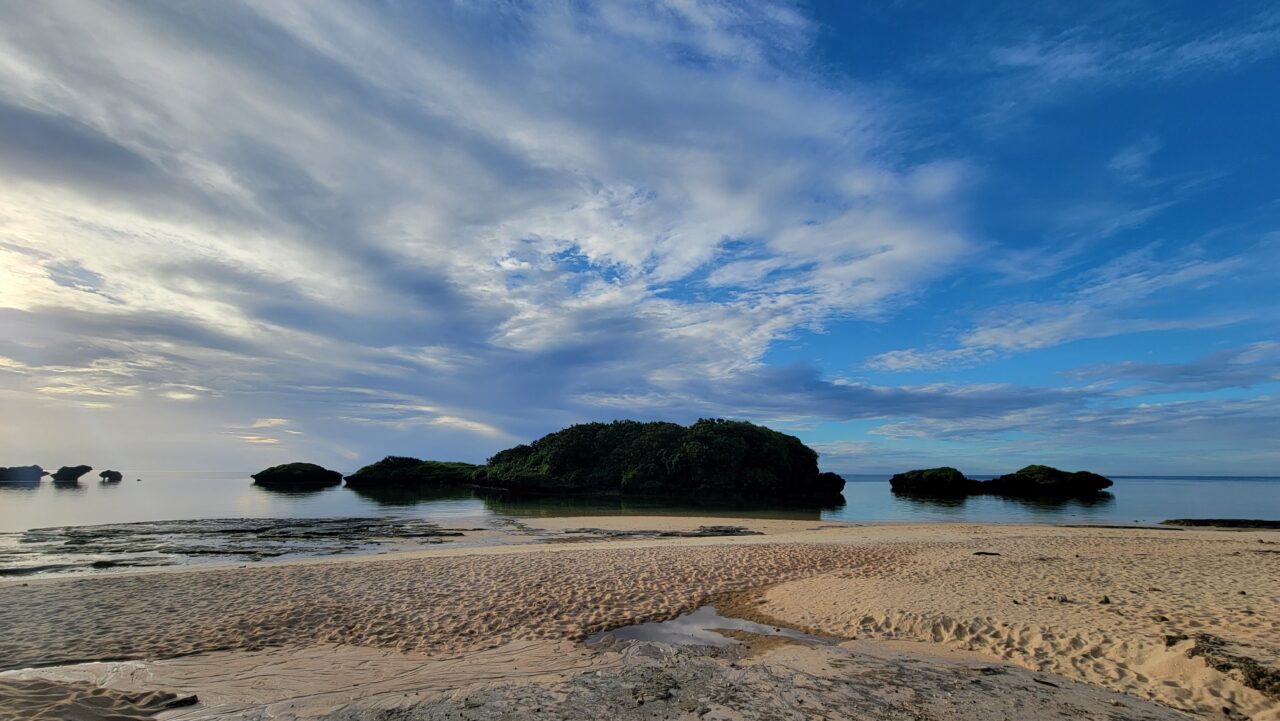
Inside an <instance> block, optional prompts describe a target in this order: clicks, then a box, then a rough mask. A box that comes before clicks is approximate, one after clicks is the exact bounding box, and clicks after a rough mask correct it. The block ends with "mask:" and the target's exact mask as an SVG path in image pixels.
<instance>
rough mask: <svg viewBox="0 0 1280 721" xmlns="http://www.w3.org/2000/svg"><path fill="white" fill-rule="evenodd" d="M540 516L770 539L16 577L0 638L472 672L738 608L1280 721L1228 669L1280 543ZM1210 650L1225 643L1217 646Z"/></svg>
mask: <svg viewBox="0 0 1280 721" xmlns="http://www.w3.org/2000/svg"><path fill="white" fill-rule="evenodd" d="M704 522H705V523H704ZM522 523H524V524H525V525H527V526H528V527H529V528H530V529H533V530H534V531H536V532H539V533H546V534H559V536H563V535H564V534H563V531H565V530H568V529H576V528H583V527H588V528H600V529H607V530H614V531H635V530H664V529H684V530H687V529H691V528H694V527H696V526H698V525H708V524H710V523H715V524H719V525H727V524H729V523H733V524H734V525H742V526H746V527H747V528H750V529H752V530H758V531H761V532H763V535H753V536H727V537H708V538H640V539H637V538H622V539H615V540H599V539H594V538H590V539H588V540H585V541H579V542H573V543H545V542H542V540H544V539H545V538H547V537H548V536H536V537H531V540H528V541H522V542H519V543H495V545H487V546H467V547H462V546H454V547H450V546H448V545H442V546H436V547H433V548H429V549H424V550H414V551H407V552H389V553H381V554H374V555H369V556H342V557H329V558H319V559H293V560H288V561H279V562H269V563H267V562H264V563H255V564H247V565H244V566H242V567H241V566H218V567H192V568H183V569H172V568H169V569H155V570H147V571H142V572H120V573H111V574H104V575H85V576H72V577H62V578H35V577H31V578H27V579H9V580H6V581H3V582H0V625H3V626H4V627H6V628H11V629H12V631H13V632H12V633H11V634H8V637H7V638H5V639H0V659H5V660H6V661H8V662H9V663H8V664H6V668H7V669H9V670H10V671H13V670H15V669H18V668H23V667H26V666H30V665H31V663H32V662H36V663H46V662H47V663H58V662H60V661H61V662H63V663H65V662H70V661H85V660H92V659H105V658H116V659H120V658H133V659H140V660H142V662H144V663H156V662H157V661H156V659H162V658H169V659H180V658H187V659H198V658H201V657H204V656H207V655H208V654H211V653H224V654H226V653H229V654H233V655H235V654H239V655H244V654H261V653H264V652H268V651H269V650H271V649H278V650H280V651H282V652H283V651H287V652H297V653H302V652H304V651H305V649H308V648H317V647H320V646H324V645H333V644H337V645H338V646H341V647H343V648H363V649H368V650H372V651H376V652H377V653H394V654H408V655H411V656H415V657H423V658H440V657H442V656H449V657H456V658H467V657H471V656H474V655H476V654H483V653H486V652H491V651H493V650H494V649H501V648H504V647H508V646H510V645H511V644H533V645H539V644H558V643H570V644H576V645H578V646H580V645H581V644H577V642H578V641H580V640H581V639H583V638H585V637H587V636H588V635H590V634H592V633H596V632H599V631H606V630H608V629H610V628H617V627H619V626H625V625H629V624H634V623H639V622H644V621H664V620H667V619H669V618H672V617H674V616H676V615H679V614H681V613H685V612H688V611H692V610H694V609H695V608H697V607H699V606H702V605H706V604H707V603H708V602H713V601H714V602H718V605H717V608H719V609H720V610H721V611H722V613H725V615H732V616H736V617H741V618H746V619H749V620H757V621H763V622H765V623H770V624H775V625H782V626H786V627H788V628H794V629H797V630H800V631H804V632H807V633H814V634H815V635H823V636H830V637H836V638H841V639H856V640H857V642H872V643H874V642H877V641H890V642H895V643H902V642H912V643H916V642H921V641H923V642H927V643H926V645H925V646H922V648H924V647H927V648H936V649H940V650H942V649H946V650H950V651H962V652H964V653H975V654H978V655H980V656H982V657H985V658H988V659H990V660H991V661H993V662H1002V663H1011V664H1013V665H1015V666H1019V667H1022V668H1026V669H1029V670H1032V671H1035V672H1040V673H1053V674H1055V675H1056V676H1060V677H1064V678H1067V679H1072V680H1075V681H1082V682H1087V683H1090V684H1094V685H1096V686H1099V687H1103V688H1107V689H1110V690H1112V691H1119V692H1123V693H1127V694H1130V695H1131V696H1136V697H1138V698H1145V699H1151V700H1155V701H1158V702H1160V703H1163V704H1165V705H1167V706H1169V707H1170V708H1175V709H1181V710H1184V711H1191V712H1195V713H1198V714H1199V715H1201V716H1202V717H1205V718H1226V716H1223V715H1222V709H1223V708H1229V709H1232V712H1233V713H1240V714H1243V715H1246V716H1249V717H1252V718H1254V719H1258V720H1266V721H1274V720H1275V719H1280V702H1278V700H1277V699H1276V698H1275V697H1274V696H1268V695H1267V694H1266V693H1264V692H1263V691H1260V690H1257V689H1254V688H1250V687H1249V686H1248V685H1247V684H1246V683H1245V681H1244V680H1241V674H1240V673H1238V672H1237V671H1235V670H1232V669H1231V668H1229V664H1226V665H1224V668H1227V670H1225V671H1224V670H1221V669H1216V668H1214V667H1213V665H1212V664H1215V663H1216V664H1218V665H1223V664H1224V663H1225V662H1223V661H1222V658H1234V659H1242V658H1243V659H1251V660H1253V661H1256V662H1257V663H1258V664H1260V665H1261V667H1263V668H1267V669H1275V668H1278V667H1280V664H1278V663H1277V659H1280V595H1278V594H1280V590H1278V589H1276V588H1274V580H1275V579H1276V578H1280V533H1277V532H1276V531H1265V530H1264V531H1253V530H1231V531H1219V530H1208V529H1199V528H1184V529H1170V528H1113V527H1097V526H1084V527H1080V526H1061V525H1040V524H1035V525H1028V524H1008V525H1006V524H974V523H954V524H918V523H916V524H903V523H876V524H846V523H830V522H825V521H787V520H778V519H751V518H747V519H736V520H735V519H725V518H722V517H714V518H697V517H647V516H625V517H620V516H602V517H570V518H539V519H525V520H523V521H522ZM1169 530H1177V531H1178V532H1177V533H1169V532H1168V531H1169ZM550 537H558V536H554V535H553V536H550ZM1240 591H1244V593H1243V594H1241V593H1240ZM1055 596H1057V597H1061V598H1060V599H1059V598H1055ZM1103 598H1106V599H1107V601H1106V602H1105V603H1104V602H1101V599H1103ZM1246 611H1248V613H1246ZM1157 617H1159V618H1163V620H1159V618H1157ZM1273 619H1274V620H1273ZM1081 629H1089V631H1088V632H1084V631H1081ZM1179 636H1181V637H1182V638H1177V637H1179ZM1205 636H1211V637H1213V638H1217V639H1221V640H1222V642H1223V643H1224V644H1226V645H1225V646H1224V647H1223V648H1225V649H1226V650H1225V651H1222V653H1221V654H1220V655H1219V656H1217V657H1214V656H1208V655H1206V653H1205V652H1203V650H1199V651H1198V650H1197V649H1203V648H1207V646H1204V644H1203V642H1202V637H1205ZM1167 638H1175V639H1177V640H1175V641H1173V642H1172V643H1169V642H1167V641H1166V639H1167ZM1222 654H1225V655H1222ZM45 672H46V673H55V671H52V670H49V669H48V668H47V667H46V669H45ZM35 673H38V672H35ZM12 675H13V674H12V673H9V674H5V675H4V676H3V677H9V676H12ZM166 690H175V691H182V690H183V689H166ZM1215 713H1216V714H1218V715H1217V716H1214V715H1213V714H1215Z"/></svg>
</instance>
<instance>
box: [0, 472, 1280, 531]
mask: <svg viewBox="0 0 1280 721" xmlns="http://www.w3.org/2000/svg"><path fill="white" fill-rule="evenodd" d="M90 478H92V480H90ZM136 478H141V479H142V480H141V481H137V480H135V479H136ZM847 478H848V480H849V481H850V482H849V483H848V484H847V485H846V486H845V491H844V497H845V505H843V506H839V507H828V508H786V509H778V508H761V507H752V506H723V505H696V506H695V505H689V504H663V503H655V502H649V501H602V500H577V499H571V500H565V499H551V500H549V499H538V498H523V497H513V496H506V497H483V498H482V497H479V496H476V495H475V494H473V493H471V492H469V491H462V492H454V491H443V492H427V493H408V494H405V493H378V494H371V493H368V492H356V491H353V490H351V489H349V488H346V487H335V488H328V489H324V490H321V491H316V492H303V493H298V492H287V493H286V492H279V491H270V490H266V489H263V488H259V487H257V486H253V485H251V481H250V480H249V479H248V477H247V476H245V475H244V474H239V473H189V472H181V473H179V472H154V471H153V472H137V471H126V472H125V480H124V481H123V482H121V483H116V484H103V483H99V482H98V480H97V479H96V477H93V476H90V477H87V478H86V479H85V480H83V481H82V482H81V483H79V484H75V485H71V486H63V485H55V484H53V483H52V482H51V481H49V480H48V479H46V480H44V481H43V482H41V483H39V484H36V485H31V486H21V485H13V484H0V533H14V532H20V531H25V530H28V529H32V528H45V527H50V526H83V525H96V524H104V523H129V522H136V521H167V520H187V519H210V518H340V517H379V516H398V517H413V518H419V519H424V520H429V521H435V522H438V523H440V524H442V525H457V524H459V523H466V522H479V521H482V520H487V519H493V518H497V517H503V516H507V517H531V516H573V515H608V514H667V515H713V516H715V515H719V516H735V515H736V516H771V517H784V518H802V519H803V518H812V519H815V520H818V519H822V520H840V521H868V522H876V521H920V522H930V521H981V522H997V523H1103V524H1111V523H1125V524H1127V523H1158V522H1160V521H1163V520H1166V519H1169V518H1260V519H1267V520H1280V478H1274V477H1266V478H1262V477H1254V478H1242V477H1213V478H1209V477H1195V478H1191V477H1167V476H1165V477H1157V476H1151V477H1145V476H1144V477H1116V478H1115V479H1114V480H1115V482H1116V485H1115V486H1114V487H1113V488H1112V489H1111V491H1112V494H1111V496H1110V497H1108V498H1104V499H1102V500H1099V501H1095V502H1090V503H1082V502H1079V501H1065V502H1060V503H1043V502H1029V501H1021V500H1012V499H1000V498H994V497H989V496H983V497H976V498H970V499H967V500H963V501H954V502H947V503H941V502H935V501H921V500H913V499H907V498H901V497H897V496H894V495H893V494H892V493H891V492H890V491H889V483H888V477H887V476H870V475H868V476H847Z"/></svg>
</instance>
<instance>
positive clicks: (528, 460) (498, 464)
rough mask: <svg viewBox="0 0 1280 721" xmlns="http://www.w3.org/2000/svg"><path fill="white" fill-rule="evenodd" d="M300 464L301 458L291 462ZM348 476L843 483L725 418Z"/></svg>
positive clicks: (686, 486)
mask: <svg viewBox="0 0 1280 721" xmlns="http://www.w3.org/2000/svg"><path fill="white" fill-rule="evenodd" d="M298 465H303V464H288V466H290V467H292V466H298ZM306 465H310V464H306ZM283 468H285V467H284V466H277V467H275V468H272V469H267V471H263V472H262V473H259V474H255V475H254V478H255V479H256V480H257V482H258V483H262V480H261V479H260V476H263V474H267V473H268V472H270V475H271V476H276V475H278V474H279V473H280V471H278V469H283ZM315 468H316V469H319V471H324V470H325V469H322V468H320V467H319V466H315ZM328 473H336V471H328ZM346 481H347V485H348V486H349V487H351V488H355V489H387V488H406V487H431V486H439V487H444V486H472V487H476V488H481V489H486V490H495V491H509V492H518V493H528V494H547V495H596V496H634V497H655V496H662V497H668V498H680V497H684V498H708V499H735V500H736V499H743V500H755V501H761V500H767V501H772V502H778V501H781V502H801V503H809V502H827V501H838V500H840V499H842V498H843V496H842V495H841V491H842V490H843V489H844V479H843V478H841V477H840V476H838V475H836V474H835V473H823V472H821V471H819V469H818V454H817V452H816V451H814V450H813V449H812V448H809V447H808V446H806V445H805V444H804V443H802V442H801V441H800V439H799V438H796V437H795V436H790V435H786V434H784V433H779V432H778V431H775V430H772V429H770V428H766V427H764V426H759V425H755V424H754V423H748V422H745V421H729V420H720V419H703V420H699V421H698V422H697V423H694V424H693V425H690V426H682V425H679V424H677V423H666V422H659V421H655V422H640V421H614V422H612V423H583V424H579V425H574V426H570V427H568V428H565V429H563V430H560V431H556V432H555V433H551V434H548V435H546V436H543V437H542V438H539V439H538V440H536V441H533V442H532V443H529V444H525V445H519V446H516V447H514V448H508V449H507V450H504V451H499V452H498V453H496V454H494V455H493V457H491V458H490V459H489V461H488V463H487V464H486V465H472V464H469V463H461V462H456V461H431V460H419V459H416V458H409V457H404V456H388V457H386V458H384V459H382V460H381V461H378V462H376V463H372V464H370V465H367V466H365V467H363V468H361V469H360V470H358V471H356V472H355V473H352V474H351V475H349V476H347V477H346Z"/></svg>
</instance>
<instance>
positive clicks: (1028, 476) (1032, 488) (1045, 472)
mask: <svg viewBox="0 0 1280 721" xmlns="http://www.w3.org/2000/svg"><path fill="white" fill-rule="evenodd" d="M982 485H983V487H984V488H983V490H984V491H985V492H990V493H995V494H998V495H1002V496H1089V495H1093V494H1096V493H1098V492H1099V491H1101V490H1103V489H1104V488H1110V487H1111V485H1112V483H1111V479H1109V478H1105V477H1103V476H1100V475H1098V474H1097V473H1090V472H1089V471H1076V472H1075V473H1070V472H1067V471H1060V470H1058V469H1057V468H1053V467H1050V466H1035V465H1033V466H1027V467H1026V468H1023V469H1021V470H1019V471H1017V472H1016V473H1010V474H1008V475H1004V476H1000V477H999V478H995V479H992V480H990V481H984V482H983V483H982Z"/></svg>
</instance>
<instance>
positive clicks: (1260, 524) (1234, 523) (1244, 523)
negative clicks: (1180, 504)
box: [1161, 518, 1280, 530]
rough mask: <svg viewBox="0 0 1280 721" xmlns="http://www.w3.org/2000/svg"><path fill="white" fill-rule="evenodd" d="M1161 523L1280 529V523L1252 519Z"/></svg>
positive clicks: (1209, 519)
mask: <svg viewBox="0 0 1280 721" xmlns="http://www.w3.org/2000/svg"><path fill="white" fill-rule="evenodd" d="M1161 523H1163V524H1164V525H1166V526H1187V527H1207V528H1259V529H1273V530H1274V529H1280V521H1259V520H1255V519H1250V518H1174V519H1171V520H1168V521H1162V522H1161Z"/></svg>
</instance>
